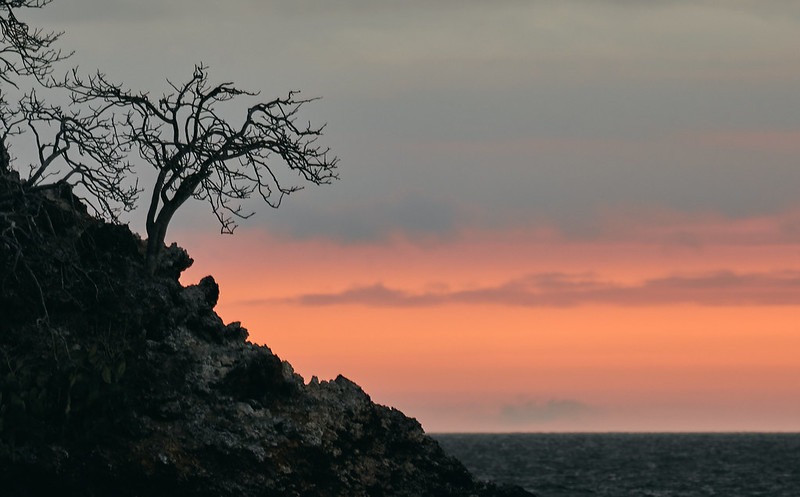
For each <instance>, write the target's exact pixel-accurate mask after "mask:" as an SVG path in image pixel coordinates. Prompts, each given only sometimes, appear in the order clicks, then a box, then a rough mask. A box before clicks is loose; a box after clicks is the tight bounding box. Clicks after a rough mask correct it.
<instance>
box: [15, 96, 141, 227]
mask: <svg viewBox="0 0 800 497" xmlns="http://www.w3.org/2000/svg"><path fill="white" fill-rule="evenodd" d="M3 104H4V102H0V144H5V143H6V142H7V141H8V139H9V137H11V136H15V135H21V134H23V133H29V136H30V137H31V139H32V142H33V143H32V144H33V145H34V146H35V152H34V153H35V160H34V161H33V162H31V163H29V164H28V174H27V176H26V177H25V178H24V179H23V180H22V186H23V188H25V189H26V190H41V189H47V188H52V187H54V186H56V185H59V184H64V183H66V184H69V185H70V186H72V187H73V188H74V187H76V186H77V187H79V188H74V189H73V192H75V193H76V194H77V195H78V196H79V197H80V198H81V199H82V200H83V201H84V202H85V203H86V204H87V205H88V206H89V207H90V208H91V209H92V210H93V211H94V213H95V215H97V216H100V217H105V218H106V219H108V220H110V221H114V222H116V221H118V220H119V214H120V213H121V212H122V211H130V210H132V209H133V208H134V207H135V202H136V198H137V196H138V193H139V189H138V182H135V183H134V184H132V185H131V184H128V183H127V181H126V180H127V177H128V176H129V174H130V173H131V164H130V163H129V162H127V161H126V160H125V159H126V149H127V148H128V147H129V144H126V143H124V142H121V141H120V137H121V134H120V133H118V132H117V130H116V128H115V123H114V121H113V119H111V118H109V117H103V109H91V108H81V109H79V110H74V109H73V110H71V111H70V112H65V111H64V110H62V108H61V107H59V106H54V105H48V104H46V103H45V102H44V101H42V100H41V99H39V98H38V97H37V95H36V92H35V91H31V92H30V93H28V94H26V95H24V96H23V97H22V99H21V100H20V101H19V102H18V104H17V106H16V107H13V108H12V107H10V106H8V105H3ZM6 153H7V154H8V150H7V147H6ZM8 160H9V162H10V154H9V155H8Z"/></svg>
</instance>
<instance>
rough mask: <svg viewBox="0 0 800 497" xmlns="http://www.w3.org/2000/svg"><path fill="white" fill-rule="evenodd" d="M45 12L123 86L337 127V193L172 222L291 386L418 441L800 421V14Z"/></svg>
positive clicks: (493, 7) (755, 6) (365, 7)
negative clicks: (233, 98) (436, 436)
mask: <svg viewBox="0 0 800 497" xmlns="http://www.w3.org/2000/svg"><path fill="white" fill-rule="evenodd" d="M79 4H80V5H79ZM134 10H135V12H134ZM77 12H80V15H78V14H76V13H77ZM41 15H42V17H43V18H42V21H41V22H39V23H38V24H37V25H41V26H43V27H44V28H48V27H50V26H52V29H53V30H55V31H62V30H63V31H65V33H66V34H65V35H64V37H63V40H62V41H63V43H64V47H65V50H71V49H73V48H74V49H75V50H76V55H75V56H74V58H73V59H71V62H72V63H74V64H79V65H81V66H82V68H85V69H87V70H92V69H94V68H95V67H100V68H102V70H103V71H104V72H106V73H107V74H108V75H109V77H110V79H111V80H114V81H117V80H119V81H124V82H125V83H126V84H127V85H130V86H132V87H133V88H134V89H136V91H146V92H151V95H159V94H161V93H163V92H165V91H166V92H169V91H170V89H169V86H168V84H167V83H166V82H165V80H164V78H165V77H166V78H170V79H171V80H173V81H175V80H177V81H182V80H184V79H185V77H186V76H187V75H188V74H190V72H191V70H192V67H193V64H195V63H197V62H201V61H202V62H204V63H206V64H208V65H209V67H210V69H209V74H210V75H211V78H212V79H213V80H214V81H235V82H236V83H237V87H241V88H248V89H253V90H260V91H261V93H260V96H259V98H265V99H269V98H273V97H274V96H277V95H283V94H285V93H286V92H287V91H289V90H292V89H298V88H299V89H301V90H302V96H303V97H306V98H312V99H313V98H315V97H322V98H321V99H319V100H314V101H312V102H309V105H307V106H305V107H304V109H303V112H304V113H303V115H302V116H301V118H300V121H302V122H305V120H306V119H308V121H309V122H313V123H320V122H327V123H328V126H327V127H326V128H325V130H324V134H323V136H322V137H321V138H320V145H323V146H325V147H328V146H329V147H330V148H331V151H332V152H331V153H332V154H335V155H336V156H337V157H338V158H339V159H340V162H339V172H340V174H341V181H337V182H335V184H333V185H325V186H323V187H319V188H316V187H313V185H308V184H306V182H304V181H303V179H302V178H295V176H293V175H292V174H287V175H286V177H287V178H288V179H287V181H291V180H296V183H294V185H296V186H307V187H308V188H305V189H303V190H302V191H298V192H297V193H293V194H292V195H290V196H289V197H287V198H286V199H284V202H283V204H282V205H281V207H280V209H277V210H273V209H269V208H268V207H266V206H265V205H264V204H263V203H262V202H259V201H252V202H245V203H244V205H243V212H246V213H251V212H252V213H254V215H253V216H252V217H251V218H249V219H247V220H243V221H242V223H241V227H240V228H239V229H238V230H237V231H236V233H235V235H234V236H232V237H228V236H226V237H221V236H219V235H218V234H217V233H218V231H219V230H218V226H217V225H216V224H215V223H216V220H215V219H214V217H213V215H212V214H211V212H210V210H209V207H208V206H207V205H204V204H203V203H202V202H199V201H194V202H189V203H187V204H186V206H185V208H182V209H181V211H180V212H179V213H178V214H177V215H176V217H175V219H174V221H173V222H172V225H171V226H170V231H169V233H168V236H167V240H168V241H175V242H177V243H179V244H180V245H182V246H184V247H186V248H187V249H188V250H189V252H190V253H191V255H192V257H193V258H194V259H195V264H194V267H192V268H191V269H190V270H189V271H187V273H186V274H185V275H184V277H183V282H184V283H186V284H191V283H194V282H197V281H198V280H199V279H200V278H201V277H203V276H205V275H207V274H212V275H214V277H215V278H216V279H217V281H218V282H219V283H220V286H221V299H220V302H219V305H218V311H219V313H220V314H221V316H222V317H223V318H224V319H225V320H226V321H241V322H242V323H243V324H244V326H245V327H247V328H248V329H249V331H250V337H251V340H253V341H255V342H257V343H260V344H265V345H267V346H269V347H270V348H271V349H272V350H273V351H274V352H275V353H277V354H278V355H280V357H281V358H283V359H285V360H287V361H289V362H290V363H291V364H293V365H294V367H295V368H296V370H297V371H298V372H299V373H300V374H301V375H302V376H303V377H304V378H305V380H306V381H309V380H310V379H311V377H312V376H318V377H319V378H320V379H329V378H333V377H335V376H336V375H337V374H340V373H341V374H344V375H345V376H347V377H349V378H350V379H352V380H353V381H355V382H357V383H358V384H359V385H361V386H363V388H364V389H365V390H366V391H367V393H369V394H370V395H371V396H372V397H373V399H374V400H376V401H378V402H380V403H383V404H388V405H391V406H394V407H397V408H400V409H401V410H403V411H404V412H405V413H406V414H408V415H409V416H413V417H416V418H418V419H419V420H420V421H421V422H422V424H423V425H424V426H425V428H426V429H427V430H429V431H668V430H669V431H674V430H681V431H683V430H687V431H729V430H733V431H740V430H745V431H759V430H761V431H800V324H798V319H797V318H798V315H799V314H800V191H799V190H798V186H800V131H799V130H800V98H798V95H797V88H798V85H799V84H800V51H799V50H798V49H797V47H800V3H796V2H795V3H792V2H762V1H755V0H753V1H749V0H741V1H723V0H697V1H692V2H684V1H680V2H679V1H670V0H664V1H652V0H646V1H645V0H642V1H625V2H622V1H610V0H592V1H584V0H558V1H555V0H554V1H544V0H543V1H532V2H518V1H510V0H497V1H493V2H466V1H462V2H445V1H439V2H421V1H418V0H408V1H404V2H366V1H362V0H342V1H339V2H335V5H334V3H331V2H322V1H319V2H316V1H313V0H302V1H301V0H297V1H292V2H281V1H271V0H263V1H259V2H252V1H246V0H228V1H226V2H197V1H194V2H189V0H174V1H171V2H156V1H155V0H141V2H138V3H137V4H136V8H135V9H133V10H132V8H130V7H125V6H123V3H114V2H108V1H105V0H103V1H101V0H74V1H72V2H53V5H52V6H48V8H47V9H44V10H43V11H42V13H41ZM48 22H49V23H50V24H48ZM97 40H104V41H107V43H105V42H104V43H98V42H97ZM281 168H282V165H281V164H278V165H276V170H279V171H281V173H286V171H285V170H284V169H285V168H284V169H281ZM148 173H149V170H146V171H145V172H144V173H143V175H142V184H143V185H144V184H149V183H147V174H148ZM149 194H150V192H149V191H145V192H144V193H143V195H144V196H145V197H146V196H147V195H149ZM142 219H143V215H142V213H141V212H134V213H132V214H131V215H130V216H129V217H128V218H126V221H128V222H129V223H130V225H131V227H132V228H133V229H134V230H137V231H139V232H142V224H143V223H142Z"/></svg>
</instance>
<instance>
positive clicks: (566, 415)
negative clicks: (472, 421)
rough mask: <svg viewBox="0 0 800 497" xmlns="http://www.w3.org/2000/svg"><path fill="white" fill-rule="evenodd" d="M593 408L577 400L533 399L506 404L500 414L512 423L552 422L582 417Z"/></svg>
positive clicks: (504, 419)
mask: <svg viewBox="0 0 800 497" xmlns="http://www.w3.org/2000/svg"><path fill="white" fill-rule="evenodd" d="M593 410H594V409H593V408H592V407H591V406H589V405H587V404H584V403H582V402H579V401H577V400H558V399H551V400H548V401H546V402H539V401H534V400H531V401H526V402H522V403H518V404H510V405H506V406H504V407H503V408H502V410H501V412H500V416H501V418H502V419H503V421H505V422H507V423H511V424H529V423H550V422H554V421H563V420H575V419H577V418H582V417H585V416H587V415H589V414H591V413H592V411H593Z"/></svg>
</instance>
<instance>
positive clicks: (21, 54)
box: [0, 0, 70, 86]
mask: <svg viewBox="0 0 800 497" xmlns="http://www.w3.org/2000/svg"><path fill="white" fill-rule="evenodd" d="M51 1H52V0H0V80H2V81H4V82H6V83H10V84H12V85H14V86H16V83H15V81H14V79H13V78H14V77H15V76H35V77H36V78H37V79H39V80H41V79H42V78H44V77H45V76H47V75H48V74H50V72H51V71H52V65H53V63H54V62H56V61H58V60H61V59H63V58H65V57H68V56H69V55H70V54H64V53H62V52H61V50H58V49H55V48H53V44H54V43H55V42H56V40H58V38H59V36H61V33H55V32H45V31H42V30H40V29H32V28H30V27H29V26H28V24H27V23H25V22H23V21H21V20H20V19H19V17H18V16H17V11H19V9H25V8H28V9H31V8H33V9H38V8H41V7H44V6H45V5H47V4H49V3H50V2H51Z"/></svg>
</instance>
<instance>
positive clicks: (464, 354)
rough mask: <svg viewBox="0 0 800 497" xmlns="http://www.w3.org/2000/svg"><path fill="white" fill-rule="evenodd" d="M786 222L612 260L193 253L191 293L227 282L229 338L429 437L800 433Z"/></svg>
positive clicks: (235, 246) (479, 243) (629, 248)
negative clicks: (358, 396) (247, 342)
mask: <svg viewBox="0 0 800 497" xmlns="http://www.w3.org/2000/svg"><path fill="white" fill-rule="evenodd" d="M668 217H669V216H667V217H665V219H667V218H668ZM791 217H792V215H791V214H786V215H783V216H779V219H748V220H744V221H735V222H734V221H727V222H726V221H725V220H722V219H702V218H701V219H699V220H694V221H691V222H684V221H682V220H680V219H675V218H672V219H671V220H669V221H665V222H664V223H663V224H661V225H660V226H659V228H658V229H655V228H653V229H649V230H638V231H636V233H629V234H624V233H620V232H616V233H615V236H616V239H615V240H614V241H610V238H609V241H603V237H598V238H595V239H593V240H591V241H581V240H569V239H566V238H564V237H560V236H557V235H556V234H554V233H553V232H549V231H548V230H533V231H531V232H528V233H524V232H520V231H516V232H500V231H498V232H495V233H462V234H461V235H459V236H454V237H452V238H450V239H430V240H427V241H417V242H415V243H411V242H409V241H408V240H404V239H401V238H399V237H397V238H395V239H390V240H386V241H383V242H380V243H378V242H372V243H362V244H342V243H336V242H332V241H330V240H321V239H308V240H305V241H298V240H289V239H286V238H279V237H270V236H268V235H266V234H265V233H263V232H259V231H257V230H250V231H244V230H243V231H242V232H241V233H237V234H236V235H235V236H233V237H219V236H198V235H191V234H181V235H180V236H181V240H182V241H183V245H184V246H186V247H187V248H188V249H189V250H190V252H191V254H192V256H193V257H194V258H195V260H196V263H195V267H194V268H192V269H191V270H189V271H188V272H187V274H186V275H185V277H184V281H185V282H192V281H196V280H197V279H199V278H200V277H202V276H203V275H205V274H208V273H210V274H214V275H215V277H216V278H217V280H218V282H219V283H220V285H221V300H220V304H219V306H218V311H219V313H220V314H221V315H222V316H223V318H224V319H225V320H226V321H231V320H240V321H242V322H243V324H244V325H245V326H246V327H247V328H248V329H249V330H250V337H251V340H253V341H255V342H257V343H263V344H267V345H268V346H269V347H270V348H271V349H272V350H273V351H274V352H276V353H277V354H279V355H280V356H281V357H282V358H283V359H286V360H288V361H289V362H291V363H292V364H293V366H294V367H295V369H296V370H297V371H298V372H299V373H300V374H301V375H303V376H304V378H305V379H306V380H307V381H308V380H310V378H311V376H312V375H316V376H318V377H320V379H328V378H332V377H335V376H336V375H337V374H339V373H342V374H344V375H345V376H348V377H349V378H351V379H352V380H354V381H356V382H357V383H358V384H360V385H361V386H362V387H363V388H364V389H365V390H366V391H367V392H368V393H369V394H370V395H371V396H372V397H373V399H374V400H375V401H377V402H379V403H383V404H387V405H391V406H394V407H397V408H400V409H401V410H403V411H404V412H406V413H407V414H408V415H410V416H413V417H416V418H418V419H419V420H420V422H422V423H423V426H424V427H425V428H426V430H428V431H432V432H441V431H631V430H634V431H653V430H655V431H664V430H666V431H698V430H700V431H731V430H733V431H753V430H767V431H796V430H800V421H799V420H800V360H798V357H800V356H798V353H799V352H798V351H800V333H798V331H799V330H798V324H797V319H796V317H797V312H798V307H800V293H799V292H798V290H800V278H798V275H797V274H796V273H795V272H794V271H796V270H797V264H795V263H794V261H795V259H796V257H797V252H798V247H797V245H795V244H793V243H792V242H791V240H788V241H787V237H786V236H785V233H784V235H781V233H782V231H781V229H780V226H785V225H786V222H785V220H786V219H788V218H791ZM620 221H621V220H620ZM612 224H613V223H612ZM620 224H622V223H621V222H620ZM678 235H680V236H678ZM687 240H689V241H691V243H689V242H687ZM732 268H733V269H732Z"/></svg>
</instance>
